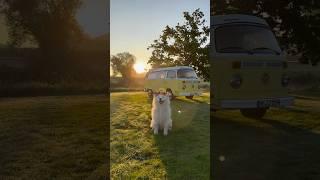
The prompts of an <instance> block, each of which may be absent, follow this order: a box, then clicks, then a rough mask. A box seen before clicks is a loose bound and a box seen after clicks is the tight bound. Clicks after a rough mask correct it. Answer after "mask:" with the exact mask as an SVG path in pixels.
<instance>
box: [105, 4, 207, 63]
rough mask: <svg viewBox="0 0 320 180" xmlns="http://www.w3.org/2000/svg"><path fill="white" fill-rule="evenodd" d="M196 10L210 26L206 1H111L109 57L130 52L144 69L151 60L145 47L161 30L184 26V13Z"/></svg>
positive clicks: (156, 37)
mask: <svg viewBox="0 0 320 180" xmlns="http://www.w3.org/2000/svg"><path fill="white" fill-rule="evenodd" d="M197 8H200V10H201V11H202V12H203V13H204V14H205V19H206V20H207V23H208V24H207V25H209V19H210V18H209V17H210V1H209V0H161V1H158V0H110V19H111V20H110V54H111V55H116V54H117V53H121V52H129V53H131V54H133V55H134V56H135V57H136V58H137V63H140V64H143V65H145V66H147V64H146V63H147V61H148V59H149V57H150V56H151V51H150V50H149V51H148V50H147V47H148V46H149V45H150V44H151V43H152V42H153V40H155V39H158V37H159V36H160V34H161V32H162V30H163V29H164V27H165V26H166V25H169V26H175V25H176V24H177V23H178V22H183V12H184V11H188V12H193V11H194V10H196V9H197ZM147 68H149V66H147Z"/></svg>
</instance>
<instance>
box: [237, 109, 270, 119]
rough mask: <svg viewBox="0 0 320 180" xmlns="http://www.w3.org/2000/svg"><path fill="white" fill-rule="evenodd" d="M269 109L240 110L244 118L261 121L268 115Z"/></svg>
mask: <svg viewBox="0 0 320 180" xmlns="http://www.w3.org/2000/svg"><path fill="white" fill-rule="evenodd" d="M267 109H268V108H252V109H251V108H250V109H240V112H241V114H242V115H243V116H245V117H247V118H252V119H261V118H263V116H264V115H265V114H266V112H267Z"/></svg>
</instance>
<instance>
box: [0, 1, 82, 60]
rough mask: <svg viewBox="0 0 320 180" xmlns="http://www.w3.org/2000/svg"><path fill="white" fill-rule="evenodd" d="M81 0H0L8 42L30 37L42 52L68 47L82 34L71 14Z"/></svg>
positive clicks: (0, 9)
mask: <svg viewBox="0 0 320 180" xmlns="http://www.w3.org/2000/svg"><path fill="white" fill-rule="evenodd" d="M80 5H81V0H67V1H66V0H27V1H25V0H0V12H1V13H2V14H3V15H4V17H5V19H6V23H7V26H8V28H9V38H10V43H11V45H13V46H20V45H21V44H22V43H24V42H25V41H30V40H32V41H34V42H35V43H36V44H37V45H38V46H39V48H40V50H41V51H42V52H43V53H44V54H47V55H48V54H49V55H53V54H55V53H56V51H59V50H60V51H65V50H68V49H69V48H70V45H71V44H72V41H73V40H74V39H76V38H77V37H80V36H81V35H82V32H81V28H80V26H79V25H78V23H77V21H76V19H75V14H76V12H77V10H78V8H79V7H80Z"/></svg>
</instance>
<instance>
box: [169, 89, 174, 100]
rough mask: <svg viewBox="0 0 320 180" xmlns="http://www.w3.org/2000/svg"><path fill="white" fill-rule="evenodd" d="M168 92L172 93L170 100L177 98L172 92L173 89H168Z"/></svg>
mask: <svg viewBox="0 0 320 180" xmlns="http://www.w3.org/2000/svg"><path fill="white" fill-rule="evenodd" d="M167 93H170V96H169V99H170V100H173V99H174V98H175V97H174V95H173V93H172V91H171V89H167Z"/></svg>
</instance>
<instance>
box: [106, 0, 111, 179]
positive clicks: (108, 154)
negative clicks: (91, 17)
mask: <svg viewBox="0 0 320 180" xmlns="http://www.w3.org/2000/svg"><path fill="white" fill-rule="evenodd" d="M106 1H107V7H106V16H107V18H106V19H107V39H106V43H107V49H106V61H107V62H106V65H107V66H106V73H107V74H106V76H107V82H106V83H107V92H106V97H107V99H108V107H106V108H108V110H107V112H108V113H107V114H106V117H107V140H106V146H107V148H106V153H107V169H106V171H107V174H106V179H110V106H111V104H110V68H109V67H110V0H106Z"/></svg>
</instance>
